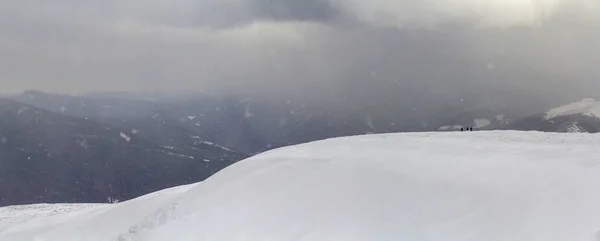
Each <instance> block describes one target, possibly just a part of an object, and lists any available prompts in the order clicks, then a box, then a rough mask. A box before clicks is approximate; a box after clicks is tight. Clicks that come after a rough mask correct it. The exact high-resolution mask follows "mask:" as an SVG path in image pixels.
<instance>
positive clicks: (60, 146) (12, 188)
mask: <svg viewBox="0 0 600 241" xmlns="http://www.w3.org/2000/svg"><path fill="white" fill-rule="evenodd" d="M138 133H139V132H138V131H136V130H133V129H129V128H127V129H126V128H122V127H121V126H117V125H107V124H104V123H99V122H96V121H94V120H91V119H89V118H88V119H87V120H86V119H85V118H77V117H72V116H67V115H63V114H59V113H54V112H51V111H47V110H43V109H39V108H36V107H33V106H29V105H26V104H22V103H19V102H16V101H12V100H6V99H4V100H0V205H10V204H23V203H40V202H44V203H54V202H106V201H107V200H108V199H117V200H126V199H130V198H134V197H137V196H140V195H143V194H146V193H149V192H152V191H156V190H161V189H164V188H167V187H172V186H175V185H181V184H186V183H193V182H198V181H201V180H203V179H205V178H207V177H209V176H210V175H212V174H214V173H215V172H217V171H219V170H221V169H222V168H224V167H226V166H228V165H230V164H232V163H235V162H236V161H239V160H241V159H244V158H246V157H247V155H245V154H241V153H239V152H236V151H233V150H230V149H228V148H225V147H223V146H220V145H218V144H214V143H212V142H209V141H205V140H203V139H202V138H201V137H197V136H191V135H189V136H185V137H186V140H187V141H188V142H185V143H184V142H183V141H181V142H176V143H175V142H173V143H171V144H170V145H167V144H166V143H163V142H160V140H159V141H157V140H154V139H151V138H147V137H146V136H143V135H138ZM184 135H185V133H180V136H179V137H181V138H183V137H184Z"/></svg>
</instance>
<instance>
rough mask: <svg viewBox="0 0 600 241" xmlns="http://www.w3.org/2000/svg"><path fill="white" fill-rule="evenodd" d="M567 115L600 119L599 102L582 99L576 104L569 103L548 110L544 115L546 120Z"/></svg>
mask: <svg viewBox="0 0 600 241" xmlns="http://www.w3.org/2000/svg"><path fill="white" fill-rule="evenodd" d="M568 115H584V116H589V117H596V118H600V101H596V100H594V99H583V100H581V101H578V102H574V103H570V104H567V105H564V106H560V107H557V108H554V109H551V110H549V111H548V112H547V113H546V116H545V118H546V120H549V119H552V118H556V117H560V116H568Z"/></svg>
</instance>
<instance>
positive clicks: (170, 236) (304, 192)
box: [0, 131, 600, 241]
mask: <svg viewBox="0 0 600 241" xmlns="http://www.w3.org/2000/svg"><path fill="white" fill-rule="evenodd" d="M599 146H600V136H598V135H591V134H551V133H540V132H516V131H506V132H502V131H495V132H469V133H466V132H452V133H411V134H390V135H369V136H358V137H347V138H339V139H331V140H326V141H321V142H314V143H309V144H304V145H299V146H292V147H286V148H282V149H278V150H274V151H270V152H267V153H264V154H261V155H258V156H255V157H252V158H249V159H246V160H245V161H242V162H239V163H237V164H234V165H233V166H231V167H229V168H226V169H224V170H223V171H221V172H219V173H217V174H216V175H214V176H213V177H211V178H209V179H208V180H206V181H205V182H202V183H199V184H194V185H190V186H185V187H179V188H175V189H170V190H165V191H161V192H157V193H154V194H150V195H147V196H144V197H141V198H138V199H135V200H132V201H128V202H123V203H119V204H110V205H105V206H92V207H90V208H88V209H84V210H81V209H77V211H74V212H70V213H59V214H56V215H48V214H41V215H29V216H27V217H31V218H24V217H22V216H19V212H18V211H19V210H22V209H24V208H14V207H12V208H0V240H2V241H34V240H44V241H53V240H60V241H75V240H77V241H78V240H87V241H111V240H130V241H163V240H172V241H188V240H189V241H208V240H226V241H237V240H244V241H264V240H276V241H280V240H281V241H323V240H365V241H379V240H394V241H396V240H399V241H402V240H406V241H412V240H423V241H448V240H453V241H482V240H499V241H500V240H506V241H532V240H544V241H565V240H569V241H593V240H598V239H597V237H598V236H597V235H598V234H599V231H600V194H599V192H598V190H600V148H598V147H599ZM56 207H57V208H58V209H59V208H60V207H61V205H56ZM15 220H18V221H15Z"/></svg>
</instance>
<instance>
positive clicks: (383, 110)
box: [0, 91, 600, 205]
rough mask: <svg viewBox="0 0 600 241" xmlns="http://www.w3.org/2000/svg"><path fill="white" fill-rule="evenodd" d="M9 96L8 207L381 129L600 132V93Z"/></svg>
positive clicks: (2, 127)
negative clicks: (545, 107) (345, 100)
mask: <svg viewBox="0 0 600 241" xmlns="http://www.w3.org/2000/svg"><path fill="white" fill-rule="evenodd" d="M9 98H10V99H11V100H8V99H4V100H1V101H0V121H1V122H0V134H1V139H0V150H1V151H2V152H1V153H0V205H8V204H22V203H33V202H103V201H106V200H107V199H108V198H111V199H112V198H115V199H122V200H125V199H130V198H133V197H137V196H140V195H143V194H145V193H149V192H152V191H155V190H160V189H162V188H166V187H170V186H176V185H181V184H186V183H191V182H196V181H200V180H203V179H205V178H207V177H208V176H210V175H211V174H213V173H215V172H217V171H219V170H220V169H222V168H224V167H226V166H228V165H231V164H233V163H235V162H236V161H239V160H242V159H244V158H246V157H248V156H250V155H253V154H256V153H260V152H263V151H266V150H269V149H273V148H276V147H280V146H286V145H294V144H299V143H304V142H309V141H315V140H321V139H326V138H331V137H339V136H349V135H362V134H370V133H389V132H416V131H460V128H464V127H474V129H475V130H503V129H513V130H538V131H549V132H591V133H594V132H599V131H600V119H599V118H598V117H599V116H600V102H597V101H594V100H591V99H585V100H583V101H580V102H576V103H573V104H569V105H565V106H562V107H558V108H555V109H552V110H549V111H547V112H543V113H530V114H523V113H518V112H512V111H511V110H510V109H506V108H505V109H497V110H486V109H479V110H465V109H464V108H461V107H459V106H456V108H440V110H441V111H419V110H418V109H410V108H408V109H409V110H408V111H406V110H407V108H405V107H403V108H402V110H405V111H400V110H398V111H397V112H395V111H392V109H394V108H393V107H391V106H388V107H381V106H379V107H378V106H374V107H368V108H362V109H360V111H354V110H353V109H349V110H340V109H332V108H326V107H321V106H319V105H318V104H315V103H310V102H295V101H283V102H281V101H267V100H264V99H255V98H228V97H217V96H194V95H186V96H181V97H172V96H169V97H166V96H152V97H149V96H146V95H143V94H132V93H126V92H125V93H96V94H92V95H57V94H49V93H44V92H39V91H26V92H24V93H22V94H20V95H13V96H10V97H9Z"/></svg>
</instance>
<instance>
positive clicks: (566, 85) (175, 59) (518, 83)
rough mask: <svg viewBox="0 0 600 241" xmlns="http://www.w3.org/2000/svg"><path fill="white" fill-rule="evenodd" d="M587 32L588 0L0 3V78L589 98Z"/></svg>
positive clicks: (594, 48) (90, 87)
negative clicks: (524, 94)
mask: <svg viewBox="0 0 600 241" xmlns="http://www.w3.org/2000/svg"><path fill="white" fill-rule="evenodd" d="M599 29H600V1H597V0H486V1H481V0H369V1H366V0H86V1H82V0H54V1H46V0H19V1H2V3H0V36H1V38H0V83H1V86H2V90H1V91H2V92H15V91H22V90H25V89H38V90H43V91H51V92H86V91H104V90H144V91H155V90H167V91H178V90H186V91H196V90H197V91H200V90H207V91H216V92H222V93H253V94H258V93H260V94H263V93H270V94H276V93H277V94H282V93H285V94H297V93H307V92H308V93H311V94H313V95H329V94H335V95H346V94H348V95H352V94H354V95H359V96H360V95H366V96H367V97H368V96H374V95H379V94H381V95H382V96H385V95H394V94H400V95H401V94H407V95H432V96H440V95H441V96H446V97H448V98H459V97H460V96H481V95H488V94H489V95H491V96H500V97H504V98H510V97H509V96H511V95H512V94H514V93H524V92H527V93H530V94H532V95H536V96H551V95H560V96H561V98H563V97H564V98H578V97H582V98H583V97H587V96H593V97H595V96H594V95H598V89H600V78H599V77H600V69H599V68H598V67H597V66H598V65H599V63H600V31H599ZM403 91H404V92H403ZM367 97H365V98H367ZM373 98H375V97H373Z"/></svg>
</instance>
